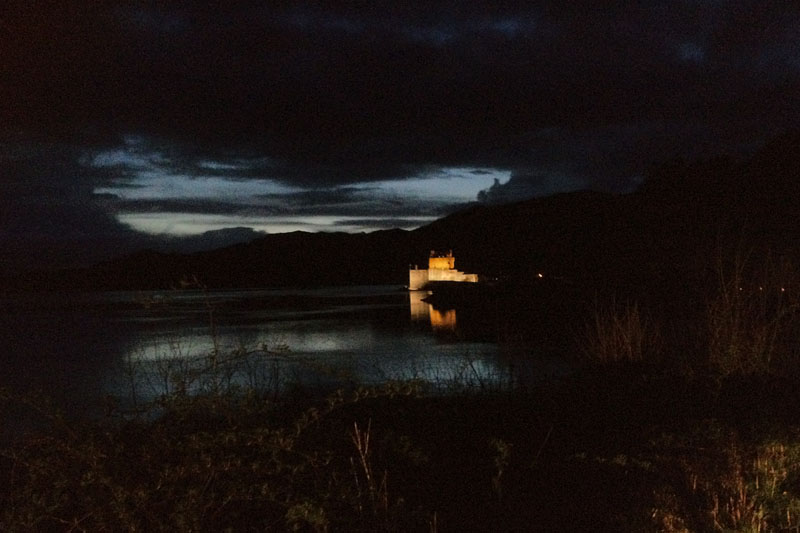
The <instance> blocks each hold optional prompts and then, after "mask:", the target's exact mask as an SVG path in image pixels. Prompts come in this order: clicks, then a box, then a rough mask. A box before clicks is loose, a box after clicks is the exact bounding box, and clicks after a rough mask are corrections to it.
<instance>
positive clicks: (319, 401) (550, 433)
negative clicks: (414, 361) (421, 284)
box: [0, 365, 800, 531]
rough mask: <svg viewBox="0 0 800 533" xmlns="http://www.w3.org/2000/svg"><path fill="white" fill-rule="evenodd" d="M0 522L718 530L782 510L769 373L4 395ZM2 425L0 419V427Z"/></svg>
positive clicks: (794, 406)
mask: <svg viewBox="0 0 800 533" xmlns="http://www.w3.org/2000/svg"><path fill="white" fill-rule="evenodd" d="M3 400H4V402H3V406H4V409H3V411H2V413H3V416H4V417H5V418H6V419H5V420H4V421H3V422H4V424H6V423H7V422H8V417H9V416H15V417H17V418H18V417H19V415H20V414H24V416H25V419H26V420H27V428H28V429H27V431H26V433H25V434H24V436H19V437H18V438H17V439H16V440H15V441H13V442H11V443H9V444H6V445H5V446H4V448H3V450H2V454H1V455H0V465H1V468H0V476H1V479H2V482H1V483H0V509H2V510H3V511H2V514H1V515H0V528H2V529H3V530H8V531H68V530H70V531H121V530H130V531H133V530H142V531H159V530H169V531H225V530H230V531H264V530H304V531H355V530H361V531H376V530H380V531H465V530H484V531H489V530H492V531H523V530H524V531H601V530H615V531H654V530H661V531H687V530H688V531H711V530H717V529H726V530H735V531H756V530H761V531H764V530H776V529H779V528H786V527H790V526H796V525H797V524H798V522H800V460H799V459H800V415H798V413H800V398H798V395H797V394H796V392H795V386H794V384H793V383H789V382H784V381H782V380H781V379H778V378H769V379H763V378H755V377H752V378H746V379H742V378H730V379H725V380H722V381H713V380H705V379H703V380H701V379H692V378H687V377H686V376H680V377H672V376H668V375H665V374H663V373H660V372H653V371H652V370H651V369H648V368H647V367H645V366H642V365H622V366H618V367H612V368H604V369H602V370H592V371H590V370H587V371H582V372H580V373H578V374H576V375H573V376H570V377H568V378H563V379H560V380H557V381H553V382H551V383H549V384H547V385H544V386H542V387H540V388H537V389H536V390H514V391H493V392H490V391H483V392H479V391H465V392H463V393H462V394H458V395H454V396H448V397H429V396H424V395H422V394H420V388H419V384H417V383H393V384H388V385H386V386H384V387H381V388H378V389H354V390H349V391H339V392H336V393H334V394H332V395H329V396H327V397H326V398H311V397H308V396H305V395H304V394H303V393H302V391H296V392H295V393H293V394H290V395H288V396H286V397H284V398H281V399H278V400H275V399H271V400H267V399H264V398H259V397H257V396H255V395H249V396H248V395H244V396H242V395H232V394H227V393H226V394H208V395H204V396H199V397H193V398H189V397H181V396H175V397H172V398H169V399H167V400H165V401H164V402H163V403H162V404H161V405H160V406H159V413H160V414H159V415H158V416H157V417H155V418H153V417H151V418H149V419H148V418H145V417H133V418H132V417H130V416H126V417H123V416H121V414H120V413H119V412H117V411H116V410H115V408H114V406H113V405H109V406H108V417H107V418H105V419H102V420H94V421H83V422H75V421H66V420H65V419H63V418H62V417H60V416H59V415H58V414H56V412H55V410H53V409H52V408H50V407H46V406H44V405H43V404H42V403H40V402H38V401H34V400H30V399H26V400H22V399H20V398H12V397H10V396H8V395H6V396H5V397H4V398H3ZM6 427H7V426H6Z"/></svg>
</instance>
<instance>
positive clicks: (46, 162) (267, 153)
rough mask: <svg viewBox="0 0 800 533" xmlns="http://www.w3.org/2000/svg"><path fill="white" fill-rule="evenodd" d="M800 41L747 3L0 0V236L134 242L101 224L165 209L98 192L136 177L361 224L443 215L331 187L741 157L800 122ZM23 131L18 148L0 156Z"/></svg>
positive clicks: (533, 186)
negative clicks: (455, 173)
mask: <svg viewBox="0 0 800 533" xmlns="http://www.w3.org/2000/svg"><path fill="white" fill-rule="evenodd" d="M799 40H800V12H799V11H798V8H797V7H796V6H794V5H792V4H791V3H777V2H757V1H755V0H744V1H740V2H714V1H709V2H704V1H697V0H683V1H677V2H674V1H669V2H667V1H666V0H665V1H657V2H649V3H646V4H637V5H631V4H630V3H629V2H612V3H604V4H603V7H602V8H599V7H598V6H597V4H596V3H595V2H587V1H583V0H581V1H576V2H562V1H539V2H502V3H500V4H499V5H496V3H489V2H468V3H465V2H453V1H442V2H429V3H426V4H425V5H424V6H423V5H419V4H414V5H409V6H406V5H403V4H402V3H398V2H385V1H376V2H370V3H369V4H362V5H360V6H359V7H353V6H350V5H345V4H344V3H341V2H337V3H327V2H270V3H268V4H266V5H265V4H264V3H263V2H256V1H241V0H239V1H233V2H226V3H223V4H217V3H211V4H209V3H207V2H197V1H189V2H181V3H141V2H127V1H126V2H122V1H119V2H116V1H108V2H88V3H87V2H84V1H78V0H62V1H60V2H49V1H46V2H35V3H31V2H27V1H26V2H23V1H21V0H10V1H8V2H6V3H5V4H4V7H2V8H0V58H2V61H0V142H2V145H3V146H4V147H5V148H4V150H5V155H4V156H3V160H2V161H0V163H2V165H3V168H2V169H0V176H1V177H2V179H3V180H4V183H3V184H2V185H0V186H2V187H3V192H4V193H5V194H4V199H3V200H2V201H3V203H4V207H7V205H8V206H10V207H8V208H7V209H4V213H3V215H1V216H3V217H4V218H3V224H4V227H3V228H2V229H1V230H0V231H2V232H3V235H4V237H3V238H4V239H5V241H10V240H13V239H16V240H18V241H24V240H25V239H26V238H27V237H24V236H25V235H31V236H35V235H50V234H51V233H53V232H52V231H49V230H47V225H48V224H52V221H53V220H58V219H61V220H63V221H64V223H63V230H64V232H65V235H67V234H74V235H73V237H75V238H77V236H78V235H83V234H85V235H86V236H87V237H86V238H87V239H98V240H99V241H100V240H102V241H105V240H106V239H111V240H112V241H113V240H114V239H118V238H123V239H128V238H134V237H136V235H131V233H130V230H129V229H128V228H127V227H125V226H122V225H120V224H119V223H117V222H116V220H115V219H114V218H113V215H114V214H115V213H116V212H118V211H119V210H122V209H127V210H133V211H143V210H147V209H152V210H156V211H164V210H167V209H177V208H178V207H179V206H178V205H177V204H178V203H181V200H180V199H178V198H139V199H131V198H127V199H125V198H123V199H119V198H114V197H113V196H109V195H108V194H110V193H109V189H110V188H115V190H120V189H121V188H123V187H129V188H137V187H138V188H141V187H142V186H143V185H142V183H141V181H140V177H141V176H140V174H141V172H143V171H146V170H147V166H148V165H151V166H152V167H153V169H154V171H156V170H157V171H159V172H169V173H172V174H176V175H177V174H180V175H185V176H189V177H196V178H197V179H198V180H201V179H205V178H208V177H215V178H219V179H221V180H227V181H237V180H238V181H239V182H241V183H253V182H255V181H258V182H259V183H261V182H264V183H266V182H265V180H277V181H278V182H280V183H281V184H283V185H284V186H288V187H295V188H298V189H302V191H295V194H290V193H280V194H272V195H270V194H269V192H267V194H265V195H263V196H259V197H257V198H255V199H254V201H253V203H254V205H253V206H250V207H249V208H251V209H254V210H256V211H258V210H261V212H263V213H267V212H276V211H281V210H282V211H281V212H292V213H308V214H320V213H323V212H324V213H326V214H332V215H336V214H339V213H343V212H345V211H348V210H349V211H351V212H358V213H360V214H363V215H364V216H369V217H372V218H375V219H376V220H378V219H383V220H389V219H403V217H408V216H417V215H423V214H430V213H434V212H442V211H443V210H445V208H443V207H442V206H441V205H440V204H435V203H430V204H427V203H425V202H422V201H420V200H419V199H418V198H406V199H405V200H404V199H400V198H395V199H391V198H369V197H367V196H366V195H365V194H364V193H363V192H359V191H356V190H350V189H347V187H350V186H362V184H363V183H367V182H380V181H382V180H397V179H404V178H408V177H413V176H418V175H420V174H421V173H424V172H425V171H426V169H430V168H444V167H462V168H463V167H473V168H475V169H478V170H475V172H480V169H481V168H485V169H502V170H504V171H506V172H512V173H513V178H512V179H511V181H510V182H509V183H508V184H506V185H501V184H498V185H497V186H496V187H492V188H491V189H489V190H487V191H486V192H485V193H484V195H483V196H484V197H485V198H484V199H492V201H497V200H498V199H500V198H505V197H509V196H514V195H516V194H523V193H524V194H525V195H542V194H549V193H551V192H557V191H558V190H568V189H572V188H577V187H587V188H594V189H598V190H608V191H627V190H630V189H631V188H633V187H635V186H636V184H637V183H639V181H640V180H641V176H642V174H643V172H644V170H645V169H646V168H647V167H648V166H649V165H651V164H652V163H653V162H657V161H659V160H664V159H670V158H672V157H674V156H676V155H680V156H692V155H695V154H704V153H714V152H717V151H742V150H750V149H752V148H753V147H755V146H756V145H758V144H760V143H762V142H764V141H765V140H766V139H767V138H769V137H770V136H772V135H774V134H775V133H776V132H778V131H780V130H782V129H784V128H787V127H791V126H795V125H796V124H798V123H800V107H799V106H797V105H796V96H797V94H798V89H800V55H798V52H797V44H796V43H797V42H798V41H799ZM20 135H21V136H23V137H24V138H25V139H26V143H27V144H26V146H27V147H28V148H26V149H30V151H31V153H30V154H29V155H30V157H27V158H20V157H16V156H15V157H10V156H9V154H8V151H9V150H11V148H9V146H13V145H14V143H15V139H18V138H20ZM132 138H133V139H138V143H139V144H135V143H134V144H131V142H130V139H132ZM54 146H59V147H64V146H70V147H72V148H70V150H71V151H69V152H68V153H66V154H65V153H63V152H62V151H61V149H56V150H54V152H51V151H50V149H51V148H52V147H54ZM33 147H36V149H34V148H33ZM115 150H117V151H118V152H119V153H118V155H119V158H118V159H117V160H116V162H114V161H113V158H110V159H109V155H108V154H113V153H114V151H115ZM103 154H105V155H103ZM126 154H127V155H128V156H132V155H138V156H140V157H138V159H136V158H131V157H129V158H128V159H126V158H125V157H123V156H125V155H126ZM96 157H101V158H102V157H106V158H107V159H109V160H107V161H106V162H105V164H92V162H93V161H94V159H93V158H96ZM148 157H149V158H153V157H155V158H157V159H156V160H150V161H149V162H148ZM87 158H88V159H87ZM87 162H88V163H87ZM142 167H144V168H142ZM487 172H488V170H487ZM19 176H34V177H33V178H30V179H25V180H22V179H20V178H19ZM44 176H48V177H47V178H44ZM40 178H41V179H40ZM199 182H200V181H198V183H199ZM96 190H99V191H100V192H101V193H103V194H101V195H97V194H95V191H96ZM512 191H513V192H514V195H512V194H511V192H512ZM254 196H257V195H254ZM170 202H172V203H173V204H171V205H170ZM183 203H184V205H183V207H182V209H183V212H201V211H202V212H204V213H215V212H222V211H224V210H227V209H231V210H233V212H238V211H239V210H241V209H243V208H242V206H241V205H239V203H237V202H231V201H228V200H226V199H225V198H216V199H215V198H210V199H209V198H203V199H197V200H196V199H185V200H183ZM12 204H13V205H12ZM415 205H416V206H417V207H414V206H415ZM22 206H25V207H22ZM270 210H272V211H270ZM372 215H374V217H373V216H372ZM91 228H95V229H91ZM70 232H71V233H70ZM73 237H65V239H70V238H73ZM48 238H49V237H48Z"/></svg>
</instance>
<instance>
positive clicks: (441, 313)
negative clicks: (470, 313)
mask: <svg viewBox="0 0 800 533" xmlns="http://www.w3.org/2000/svg"><path fill="white" fill-rule="evenodd" d="M431 294H432V293H431V291H408V297H409V302H408V303H409V309H410V312H411V320H412V321H414V322H430V325H431V327H432V328H433V329H434V330H436V331H455V329H456V310H455V309H444V310H440V309H436V308H435V307H434V306H433V304H430V303H428V302H426V301H425V298H427V297H428V296H430V295H431Z"/></svg>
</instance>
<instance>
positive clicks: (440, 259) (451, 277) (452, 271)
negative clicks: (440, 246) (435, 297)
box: [408, 250, 478, 291]
mask: <svg viewBox="0 0 800 533" xmlns="http://www.w3.org/2000/svg"><path fill="white" fill-rule="evenodd" d="M432 281H456V282H467V283H475V282H477V281H478V275H477V274H465V273H464V272H461V271H460V270H456V258H455V257H453V252H452V251H450V252H448V253H447V254H446V255H445V254H437V253H436V251H435V250H431V255H430V257H429V258H428V268H427V270H425V269H420V268H417V267H416V266H415V267H414V268H412V269H409V271H408V289H409V290H412V291H415V290H419V289H422V288H424V287H425V285H427V284H428V283H430V282H432Z"/></svg>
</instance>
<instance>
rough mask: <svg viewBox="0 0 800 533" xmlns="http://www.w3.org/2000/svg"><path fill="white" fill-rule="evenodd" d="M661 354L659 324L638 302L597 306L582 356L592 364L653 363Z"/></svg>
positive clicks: (588, 323)
mask: <svg viewBox="0 0 800 533" xmlns="http://www.w3.org/2000/svg"><path fill="white" fill-rule="evenodd" d="M660 353H661V332H660V328H659V327H658V325H657V324H656V323H655V322H654V321H653V320H652V319H651V318H649V317H648V316H647V315H646V314H645V313H644V312H643V311H641V310H640V309H639V305H638V304H637V303H635V302H634V303H630V302H628V303H626V304H625V305H623V306H620V305H618V304H617V303H616V301H615V300H612V301H611V303H610V304H606V305H601V304H597V303H596V304H595V309H594V313H593V315H592V317H591V319H590V320H589V321H588V322H587V324H586V327H585V332H584V342H583V354H584V357H585V359H586V360H587V361H588V362H590V363H592V364H601V365H605V364H615V363H623V362H628V363H630V362H641V361H651V362H652V361H654V360H655V359H657V358H658V356H659V355H660Z"/></svg>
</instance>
